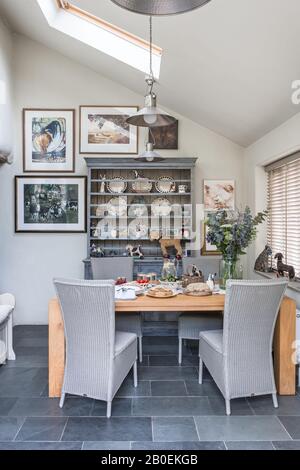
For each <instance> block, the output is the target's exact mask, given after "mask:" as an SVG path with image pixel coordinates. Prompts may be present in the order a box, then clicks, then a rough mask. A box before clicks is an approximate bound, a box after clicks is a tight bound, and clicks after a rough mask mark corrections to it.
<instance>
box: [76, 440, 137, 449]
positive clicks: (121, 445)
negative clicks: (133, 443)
mask: <svg viewBox="0 0 300 470" xmlns="http://www.w3.org/2000/svg"><path fill="white" fill-rule="evenodd" d="M82 450H130V442H126V441H124V442H122V441H121V442H118V441H115V442H114V441H112V442H109V441H96V442H84V443H83V448H82Z"/></svg>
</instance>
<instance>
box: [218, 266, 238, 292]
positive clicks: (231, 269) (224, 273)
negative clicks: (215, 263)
mask: <svg viewBox="0 0 300 470" xmlns="http://www.w3.org/2000/svg"><path fill="white" fill-rule="evenodd" d="M228 279H243V266H242V265H241V264H240V260H239V259H236V260H228V259H222V260H221V262H220V288H221V289H225V288H226V282H227V281H228Z"/></svg>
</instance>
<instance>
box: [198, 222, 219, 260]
mask: <svg viewBox="0 0 300 470" xmlns="http://www.w3.org/2000/svg"><path fill="white" fill-rule="evenodd" d="M207 233H208V226H207V224H206V222H204V223H203V245H202V248H201V255H202V256H218V255H221V252H220V251H218V248H217V247H216V246H215V245H211V244H210V243H208V241H207V240H206V236H207Z"/></svg>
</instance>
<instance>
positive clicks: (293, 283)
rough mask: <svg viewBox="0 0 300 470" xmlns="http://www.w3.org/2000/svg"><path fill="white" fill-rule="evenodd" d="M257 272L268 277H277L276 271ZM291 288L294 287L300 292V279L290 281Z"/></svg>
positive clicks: (293, 288) (256, 272)
mask: <svg viewBox="0 0 300 470" xmlns="http://www.w3.org/2000/svg"><path fill="white" fill-rule="evenodd" d="M254 272H255V274H258V275H260V276H262V277H266V278H267V279H276V274H275V273H262V272H261V271H254ZM288 287H289V289H292V290H294V291H296V292H300V281H290V282H289V286H288Z"/></svg>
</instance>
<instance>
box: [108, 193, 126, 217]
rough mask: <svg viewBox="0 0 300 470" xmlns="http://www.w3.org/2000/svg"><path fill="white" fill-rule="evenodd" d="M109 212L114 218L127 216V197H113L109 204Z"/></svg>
mask: <svg viewBox="0 0 300 470" xmlns="http://www.w3.org/2000/svg"><path fill="white" fill-rule="evenodd" d="M107 212H108V214H109V215H110V216H112V217H124V216H125V215H126V214H127V199H126V197H112V198H111V199H110V201H109V202H108V203H107Z"/></svg>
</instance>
